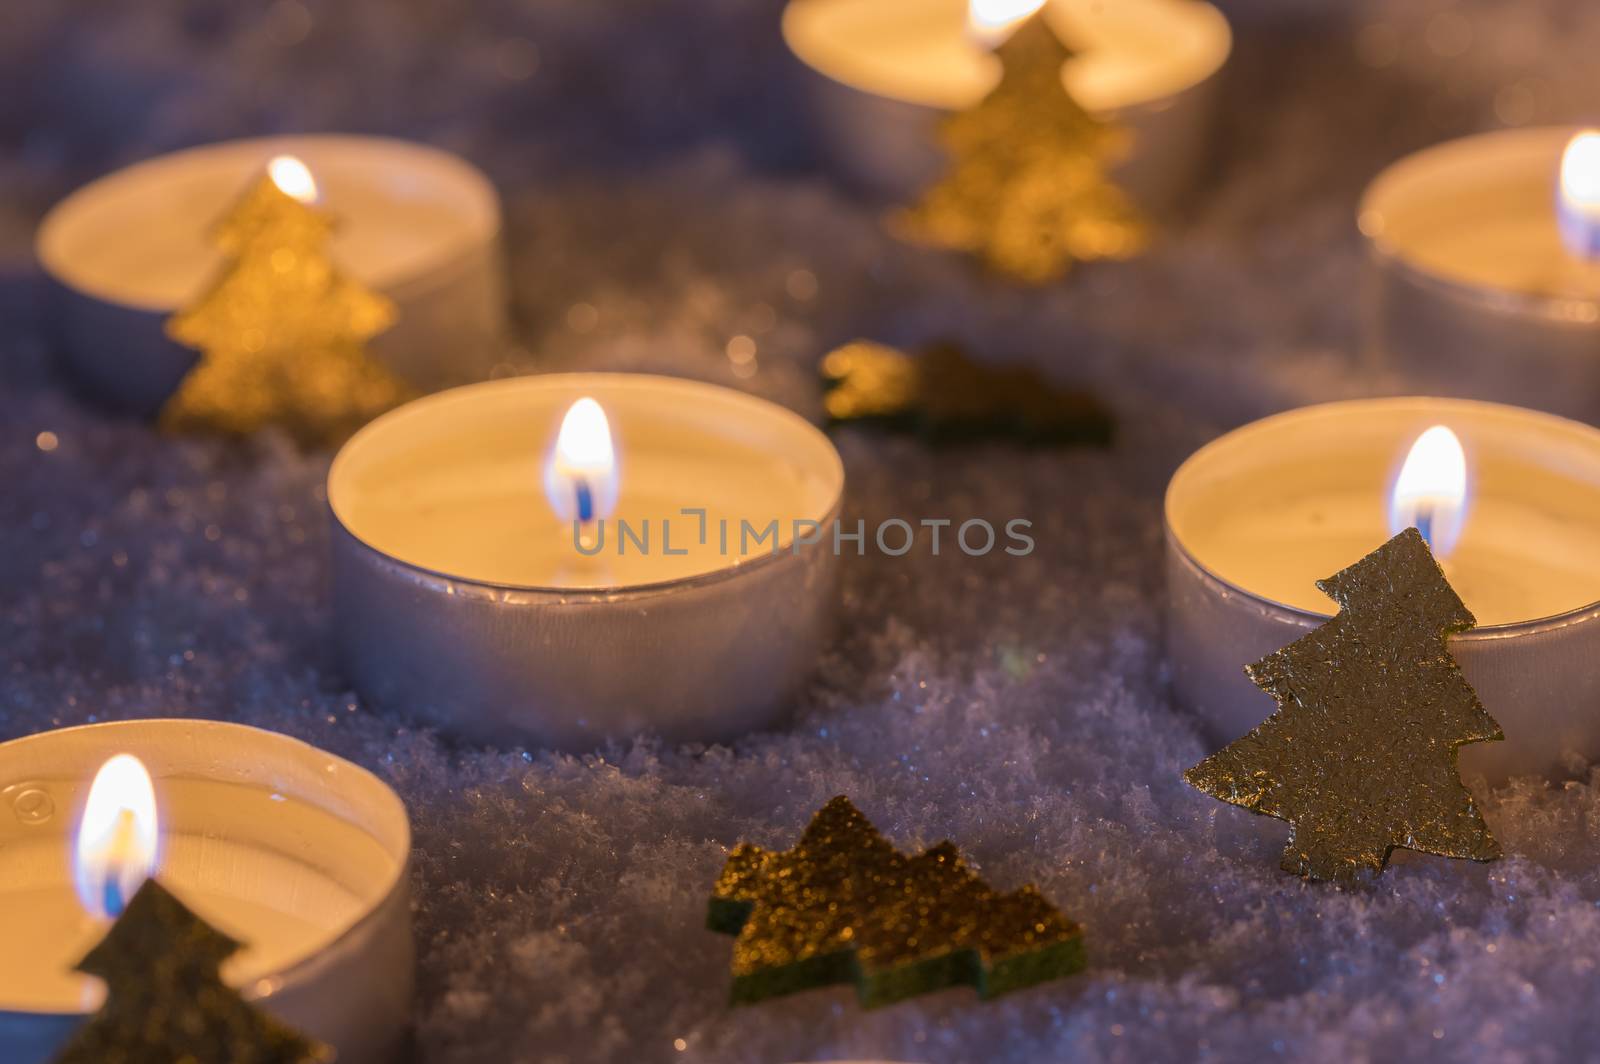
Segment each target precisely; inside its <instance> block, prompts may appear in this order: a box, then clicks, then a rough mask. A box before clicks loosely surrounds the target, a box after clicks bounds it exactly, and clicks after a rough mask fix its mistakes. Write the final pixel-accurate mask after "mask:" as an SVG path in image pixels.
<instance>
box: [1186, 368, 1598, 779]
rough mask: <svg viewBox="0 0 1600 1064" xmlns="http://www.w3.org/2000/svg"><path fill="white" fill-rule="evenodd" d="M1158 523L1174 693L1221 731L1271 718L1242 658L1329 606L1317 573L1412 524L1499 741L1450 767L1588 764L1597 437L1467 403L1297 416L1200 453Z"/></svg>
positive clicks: (1348, 407) (1594, 735)
mask: <svg viewBox="0 0 1600 1064" xmlns="http://www.w3.org/2000/svg"><path fill="white" fill-rule="evenodd" d="M1166 520H1167V548H1168V549H1167V562H1168V564H1167V571H1168V632H1167V639H1168V651H1169V656H1170V659H1171V662H1172V668H1173V686H1174V688H1175V691H1176V694H1177V695H1178V697H1179V699H1180V700H1181V701H1182V702H1184V703H1185V704H1187V705H1189V706H1190V707H1192V708H1193V709H1194V710H1195V711H1196V712H1197V713H1199V715H1200V716H1201V718H1202V719H1203V720H1204V721H1205V722H1206V724H1207V725H1208V728H1209V730H1210V731H1211V732H1213V733H1214V734H1213V736H1212V737H1213V738H1215V739H1219V740H1231V739H1234V738H1237V737H1238V736H1240V735H1242V734H1244V733H1245V732H1247V731H1248V730H1250V729H1251V728H1253V727H1255V725H1257V724H1259V723H1260V722H1261V721H1262V720H1263V719H1265V718H1266V717H1267V716H1268V715H1270V714H1271V712H1272V711H1273V706H1272V701H1271V699H1270V698H1268V697H1267V695H1265V694H1264V693H1263V692H1261V691H1260V690H1258V689H1257V688H1256V687H1255V686H1254V685H1253V684H1252V683H1251V682H1250V681H1249V680H1248V679H1247V678H1246V677H1245V675H1244V666H1245V665H1247V664H1249V663H1251V662H1254V661H1256V660H1258V659H1259V658H1261V657H1263V656H1264V655H1266V654H1268V653H1270V652H1271V651H1274V650H1276V649H1278V648H1280V647H1282V646H1285V645H1287V644H1288V643H1290V642H1292V641H1293V640H1295V639H1297V638H1299V637H1300V636H1301V635H1304V634H1305V633H1306V632H1307V631H1309V630H1311V629H1312V628H1314V627H1316V626H1317V625H1320V624H1321V623H1322V622H1323V621H1325V620H1326V619H1327V618H1328V617H1330V616H1331V615H1332V612H1333V608H1334V607H1333V603H1332V602H1331V601H1330V600H1329V599H1328V598H1326V597H1325V596H1324V595H1323V594H1322V593H1321V592H1320V591H1318V590H1317V588H1316V581H1317V580H1319V579H1322V578H1323V577H1327V576H1331V575H1333V574H1334V573H1335V572H1337V571H1339V570H1340V569H1343V568H1344V567H1345V566H1347V565H1349V564H1351V563H1352V562H1355V561H1357V560H1359V559H1360V558H1362V557H1363V556H1365V555H1366V554H1368V553H1370V552H1371V551H1373V550H1375V549H1376V548H1377V547H1379V546H1381V545H1382V544H1383V543H1384V541H1386V540H1387V539H1389V538H1390V536H1392V535H1393V534H1395V533H1396V532H1399V531H1401V530H1403V529H1405V528H1407V527H1412V526H1416V527H1418V528H1420V529H1425V530H1426V531H1427V532H1428V534H1429V535H1430V536H1431V537H1432V542H1433V546H1434V549H1435V553H1436V555H1437V556H1438V557H1439V559H1440V563H1441V565H1442V566H1443V567H1444V570H1445V573H1446V575H1447V576H1448V577H1449V578H1450V581H1451V583H1452V584H1453V585H1454V587H1455V589H1456V592H1457V593H1458V594H1459V595H1460V596H1461V598H1462V601H1463V602H1465V603H1466V605H1467V608H1468V609H1470V610H1471V611H1472V612H1473V614H1474V615H1475V616H1476V617H1477V620H1478V627H1477V628H1475V629H1473V630H1471V631H1469V632H1466V633H1464V634H1462V635H1459V636H1454V637H1452V639H1451V644H1450V646H1451V652H1452V653H1453V654H1454V655H1455V656H1456V659H1457V660H1458V661H1459V662H1460V664H1461V668H1462V670H1463V671H1464V672H1465V673H1466V676H1467V679H1468V680H1469V681H1471V682H1472V684H1473V686H1474V687H1476V688H1477V691H1478V694H1479V696H1480V697H1481V698H1482V699H1483V702H1484V704H1485V705H1486V706H1488V707H1489V711H1490V712H1491V713H1492V714H1493V715H1494V716H1495V718H1496V719H1498V720H1499V721H1500V723H1501V725H1502V726H1503V727H1504V729H1505V732H1506V741H1505V742H1503V743H1485V744H1476V745H1473V746H1471V747H1466V748H1463V749H1462V751H1461V763H1462V766H1463V767H1464V768H1465V769H1466V770H1467V771H1469V772H1473V771H1480V772H1484V773H1486V774H1487V775H1489V776H1490V778H1491V779H1497V778H1500V777H1503V776H1505V775H1508V774H1515V773H1524V772H1549V773H1553V774H1554V773H1559V772H1560V771H1561V770H1562V769H1563V767H1565V766H1566V765H1568V764H1569V763H1575V762H1573V761H1572V759H1573V758H1583V759H1589V758H1593V757H1594V756H1596V755H1600V712H1596V709H1595V707H1596V706H1600V670H1596V669H1595V668H1594V661H1595V660H1596V658H1597V657H1600V431H1596V430H1595V429H1592V428H1590V427H1588V426H1585V425H1581V424H1578V423H1576V422H1571V421H1566V420H1563V419H1561V418H1557V417H1552V416H1550V415H1547V414H1541V413H1537V412H1534V411H1529V410H1522V409H1518V408H1515V407H1509V406H1501V405H1497V404H1490V403H1476V402H1468V401H1462V400H1449V399H1410V398H1407V399H1375V400H1366V401H1355V402H1343V403H1330V404H1327V405H1323V406H1313V407H1307V408H1305V409H1302V410H1295V411H1290V412H1289V413H1286V414H1279V415H1277V416H1275V417H1270V418H1267V419H1265V420H1263V421H1258V422H1256V423H1254V424H1252V425H1247V426H1245V427H1244V428H1242V429H1239V430H1237V431H1235V432H1231V433H1229V434H1228V435H1226V436H1223V437H1221V438H1219V439H1217V440H1214V441H1213V442H1211V443H1210V444H1208V445H1206V446H1205V447H1203V448H1201V449H1200V450H1199V451H1197V452H1196V453H1195V454H1194V455H1193V456H1191V457H1190V458H1189V460H1188V461H1187V462H1185V463H1184V464H1183V466H1182V467H1181V468H1180V469H1179V470H1178V472H1177V473H1176V474H1175V475H1174V476H1173V478H1172V482H1171V484H1170V485H1169V487H1168V489H1167V499H1166Z"/></svg>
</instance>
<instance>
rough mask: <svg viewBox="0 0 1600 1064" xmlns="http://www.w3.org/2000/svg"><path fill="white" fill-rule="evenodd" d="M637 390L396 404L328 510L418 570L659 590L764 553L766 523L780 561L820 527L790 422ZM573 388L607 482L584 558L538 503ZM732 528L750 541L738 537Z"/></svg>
mask: <svg viewBox="0 0 1600 1064" xmlns="http://www.w3.org/2000/svg"><path fill="white" fill-rule="evenodd" d="M649 380H650V379H649V378H640V377H633V378H628V377H624V376H621V375H603V374H592V375H581V376H574V377H570V378H562V377H545V378H528V379H527V380H526V381H524V382H522V383H521V384H518V383H514V382H506V383H495V384H491V385H486V386H482V387H478V388H470V389H462V390H460V391H457V392H453V393H449V394H448V395H444V396H440V397H438V398H437V399H435V400H432V401H428V402H423V403H416V404H412V405H411V406H409V407H407V408H405V409H404V410H403V411H399V412H397V413H396V414H395V415H393V416H392V417H391V418H386V419H385V420H384V423H383V424H382V425H381V426H379V427H377V428H375V429H374V430H373V431H372V432H371V433H370V434H363V435H362V436H359V437H357V438H356V439H355V440H352V441H351V443H350V445H349V446H348V447H347V448H346V449H345V450H344V451H343V452H341V453H340V455H339V458H338V461H337V462H336V463H335V466H334V468H333V470H332V471H331V472H330V474H329V502H330V503H331V504H332V506H333V508H334V512H335V513H336V514H337V515H338V517H339V520H340V521H341V523H343V524H344V526H345V527H346V528H347V529H349V530H350V531H351V532H352V533H353V534H354V535H356V537H357V538H359V539H361V540H362V541H363V542H365V543H366V544H367V545H369V546H370V547H372V548H373V549H375V550H377V551H379V552H381V553H383V554H385V555H387V556H390V557H393V558H396V559H398V560H400V561H403V562H406V563H407V564H410V565H414V566H416V567H417V568H419V569H425V570H428V571H430V572H435V573H443V574H447V575H450V576H454V577H459V578H461V579H464V580H469V581H474V582H479V583H484V584H496V585H502V586H521V587H561V588H592V587H615V586H628V585H640V584H654V583H661V582H665V581H671V580H679V579H683V578H686V577H692V576H697V575H703V574H705V573H708V572H712V571H715V570H717V569H723V568H728V567H730V566H733V565H737V564H739V563H740V562H741V561H743V560H747V559H749V558H751V557H754V556H758V555H770V554H771V553H772V550H773V545H774V540H773V539H771V538H767V539H764V540H762V541H761V542H760V543H759V545H758V544H757V543H756V542H755V536H756V534H757V533H758V532H760V531H762V530H764V529H765V527H766V526H767V525H769V524H770V523H771V522H773V521H777V522H778V530H779V538H778V541H777V546H778V549H779V550H783V549H786V548H787V547H788V546H789V544H790V542H791V540H792V539H793V532H794V522H795V521H796V520H797V519H798V520H806V519H810V520H820V519H821V518H822V517H824V516H825V515H826V514H827V512H828V510H829V508H830V507H831V506H832V505H833V504H834V503H835V502H836V500H837V497H838V491H839V470H838V465H837V458H836V457H834V456H833V455H832V448H831V447H830V446H829V445H828V444H827V442H826V441H825V440H824V439H822V437H821V436H820V435H819V434H817V433H816V431H815V430H814V429H812V428H811V426H810V425H808V424H806V423H805V422H804V421H802V420H801V419H800V418H798V417H796V416H794V415H792V414H787V413H785V412H783V411H780V410H778V409H777V408H774V407H765V408H764V409H761V410H759V411H757V410H756V408H754V407H753V406H751V404H750V403H749V401H747V400H744V399H743V398H742V397H740V396H739V395H738V393H735V392H728V391H725V390H712V389H698V390H695V389H694V386H692V385H690V386H687V389H685V388H684V387H683V386H676V385H674V384H673V383H671V382H660V383H659V384H658V383H654V382H651V383H641V382H644V381H649ZM589 388H594V389H598V391H599V392H600V393H601V394H600V395H599V396H596V397H597V398H599V399H600V403H601V406H602V407H603V408H604V409H605V411H606V414H607V417H608V418H609V420H610V423H611V431H612V434H613V437H614V439H615V441H616V451H617V454H618V456H619V470H618V477H619V480H620V491H619V496H618V499H617V506H616V510H615V512H614V513H613V514H611V515H610V517H609V519H607V520H606V521H605V522H604V527H605V540H604V543H603V544H601V545H600V547H599V548H598V550H597V553H595V554H594V555H593V556H592V557H591V556H588V555H586V554H585V553H583V552H581V551H580V550H579V549H578V546H577V544H576V542H575V540H574V533H573V528H572V525H571V523H570V522H564V521H561V520H560V519H559V518H558V517H557V516H556V514H555V511H554V509H553V508H552V506H551V503H550V501H549V500H548V499H547V498H546V497H545V494H544V465H545V462H546V461H547V460H548V458H549V454H550V449H551V445H552V441H553V438H554V435H555V432H556V429H557V427H558V426H559V425H560V423H561V419H562V416H563V415H564V414H565V413H566V411H567V409H568V408H569V407H570V406H571V405H572V404H573V403H574V402H576V401H577V400H578V399H580V398H583V397H584V396H585V395H588V394H589V392H588V391H586V390H585V389H589ZM691 392H692V397H693V398H694V400H695V401H693V402H691V401H688V400H689V399H690V398H691V394H690V393H691ZM724 412H726V413H728V414H730V415H731V417H732V419H731V420H729V419H728V418H725V417H722V416H721V415H722V414H723V413H724ZM752 434H761V435H764V436H767V437H768V438H766V439H759V440H752ZM749 442H755V443H757V444H758V445H756V446H749V445H747V443H749ZM686 508H694V509H703V510H705V511H706V515H705V519H704V524H705V532H706V537H705V542H704V543H702V542H701V541H700V532H701V525H702V519H701V517H700V515H698V514H684V513H683V512H682V511H683V510H684V509H686ZM723 522H726V523H727V524H726V528H727V545H726V549H724V546H723V542H722V529H723ZM746 522H747V523H748V524H749V526H750V528H751V529H753V530H754V531H752V532H750V533H749V534H748V535H744V536H741V532H742V531H743V530H744V523H746ZM624 525H626V526H627V527H628V528H629V529H630V530H631V532H633V533H635V534H642V533H643V532H644V530H645V529H646V528H648V529H649V544H648V548H649V549H648V552H646V551H645V550H641V549H640V548H639V547H638V546H637V545H636V543H635V540H634V539H632V538H628V539H624V538H623V534H622V526H624ZM668 549H670V550H671V551H672V552H673V553H670V554H669V553H667V550H668ZM680 551H681V552H683V553H678V552H680Z"/></svg>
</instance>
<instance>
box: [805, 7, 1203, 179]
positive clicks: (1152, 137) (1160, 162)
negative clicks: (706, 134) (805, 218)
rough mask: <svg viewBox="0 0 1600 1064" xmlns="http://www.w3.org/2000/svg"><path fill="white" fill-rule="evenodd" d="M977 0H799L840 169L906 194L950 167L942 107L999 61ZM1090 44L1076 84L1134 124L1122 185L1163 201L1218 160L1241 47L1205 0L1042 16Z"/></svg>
mask: <svg viewBox="0 0 1600 1064" xmlns="http://www.w3.org/2000/svg"><path fill="white" fill-rule="evenodd" d="M967 11H968V7H967V2H966V0H791V2H790V3H789V4H788V6H787V7H785V9H784V13H783V35H784V40H785V41H786V42H787V43H788V45H789V48H790V50H791V51H793V52H794V54H795V56H796V57H797V58H799V59H800V61H801V62H802V63H804V64H806V66H807V67H809V68H810V69H811V70H813V71H814V72H815V73H816V76H815V77H814V78H812V79H811V81H810V88H811V90H812V103H813V109H814V110H815V112H816V118H817V122H818V124H819V127H820V130H821V132H822V133H823V135H824V137H825V138H826V139H827V141H828V145H829V147H830V149H831V154H832V155H833V157H834V160H835V163H836V165H837V167H838V168H839V169H840V171H841V172H842V173H843V174H844V175H845V176H846V177H848V178H849V179H851V180H852V181H854V182H855V183H857V184H859V185H861V186H863V187H865V188H867V189H869V190H871V191H873V192H875V193H880V194H884V195H887V196H890V197H892V198H895V199H898V200H905V199H907V198H908V197H910V196H913V195H915V194H916V193H917V192H918V191H919V190H920V189H921V188H923V187H925V186H926V185H927V184H928V183H929V182H931V181H932V180H933V179H934V178H935V177H936V176H937V175H938V173H939V172H940V170H941V168H942V167H943V166H944V165H945V163H946V159H945V156H944V152H943V150H942V149H941V148H940V147H939V146H938V144H937V143H936V142H935V127H936V125H937V122H938V119H939V117H940V116H942V115H944V114H947V113H949V112H950V111H954V110H960V109H964V108H968V107H971V106H973V105H974V104H976V103H978V102H979V101H980V100H981V99H982V98H983V97H984V95H986V94H987V93H988V92H989V91H990V90H991V89H992V88H993V87H994V86H995V84H996V83H997V82H998V80H999V77H1000V66H999V60H997V59H996V58H995V57H994V55H992V54H991V53H990V52H989V51H988V49H987V48H986V47H985V46H984V45H983V44H980V43H979V42H978V41H977V40H976V39H975V38H974V37H973V35H972V34H971V33H970V32H969V29H968V14H967ZM1039 17H1042V18H1045V19H1047V20H1048V21H1049V22H1050V25H1051V26H1052V27H1053V28H1054V29H1055V30H1056V32H1057V34H1058V35H1059V36H1060V37H1061V39H1062V40H1063V41H1064V42H1065V43H1067V45H1068V46H1069V47H1071V48H1073V49H1074V50H1075V51H1076V53H1077V54H1076V55H1074V56H1073V57H1072V58H1070V59H1069V60H1068V61H1067V62H1066V63H1065V64H1064V65H1063V67H1062V71H1061V76H1062V82H1063V85H1064V86H1065V87H1066V89H1067V90H1068V91H1069V92H1071V93H1072V94H1073V96H1074V97H1075V98H1076V99H1077V100H1078V101H1079V102H1080V103H1082V104H1083V105H1084V106H1085V107H1086V108H1088V109H1089V110H1090V111H1092V112H1094V113H1096V114H1099V115H1100V116H1102V117H1105V118H1112V119H1115V120H1117V121H1120V122H1122V123H1123V124H1125V125H1127V126H1128V127H1130V128H1131V129H1132V130H1133V132H1134V142H1135V143H1134V153H1133V155H1132V156H1131V157H1130V158H1129V159H1128V160H1126V161H1125V162H1124V163H1123V164H1122V165H1121V166H1119V167H1118V169H1117V178H1118V180H1119V181H1120V182H1121V183H1122V184H1123V185H1124V186H1125V187H1127V188H1128V189H1129V191H1130V192H1132V193H1133V194H1134V195H1135V196H1136V197H1137V198H1138V199H1139V200H1140V201H1141V202H1142V203H1143V204H1144V205H1145V206H1146V207H1148V208H1151V209H1155V210H1163V209H1165V208H1167V207H1170V206H1171V205H1172V204H1173V203H1174V202H1175V201H1177V200H1178V199H1179V198H1181V196H1182V194H1183V193H1184V192H1185V191H1187V188H1188V186H1189V184H1190V181H1191V178H1192V176H1193V174H1194V172H1195V171H1196V170H1197V168H1198V166H1199V163H1200V161H1201V159H1202V158H1203V155H1204V149H1205V146H1206V140H1207V126H1208V124H1209V117H1210V94H1209V92H1208V91H1206V90H1207V89H1208V88H1209V86H1210V85H1211V84H1213V82H1214V79H1215V75H1216V74H1217V72H1218V71H1219V70H1220V69H1221V68H1222V66H1223V64H1224V63H1225V62H1226V61H1227V58H1228V54H1229V52H1230V51H1231V50H1232V46H1233V41H1232V32H1231V30H1230V29H1229V27H1228V22H1227V20H1226V19H1225V18H1224V17H1223V15H1222V13H1221V12H1220V11H1218V10H1217V9H1216V8H1215V7H1213V6H1211V5H1210V4H1206V3H1201V2H1198V0H1119V2H1117V3H1114V4H1111V3H1101V2H1098V0H1051V2H1049V3H1048V4H1046V6H1045V8H1044V10H1043V11H1042V12H1041V14H1040V16H1039Z"/></svg>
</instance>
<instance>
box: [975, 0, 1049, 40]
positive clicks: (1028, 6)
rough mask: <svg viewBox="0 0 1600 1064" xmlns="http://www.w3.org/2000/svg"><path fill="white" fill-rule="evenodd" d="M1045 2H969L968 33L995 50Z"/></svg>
mask: <svg viewBox="0 0 1600 1064" xmlns="http://www.w3.org/2000/svg"><path fill="white" fill-rule="evenodd" d="M1044 4H1045V0H967V32H968V33H970V34H971V35H972V37H973V39H974V40H976V41H977V42H978V43H980V44H982V45H983V46H984V47H985V48H993V47H994V46H995V45H997V44H999V43H1000V42H1001V41H1003V40H1005V39H1006V38H1007V37H1009V36H1011V32H1012V31H1013V30H1015V29H1016V28H1017V26H1018V25H1019V24H1020V23H1021V22H1022V21H1023V20H1024V19H1026V18H1028V16H1030V15H1032V14H1033V13H1034V12H1035V11H1038V10H1039V9H1040V8H1041V7H1043V6H1044Z"/></svg>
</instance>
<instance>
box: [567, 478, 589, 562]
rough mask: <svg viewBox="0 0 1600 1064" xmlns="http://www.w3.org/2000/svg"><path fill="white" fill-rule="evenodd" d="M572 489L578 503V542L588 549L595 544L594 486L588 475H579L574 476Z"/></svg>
mask: <svg viewBox="0 0 1600 1064" xmlns="http://www.w3.org/2000/svg"><path fill="white" fill-rule="evenodd" d="M572 490H573V493H574V494H575V495H576V496H577V503H578V542H579V543H580V544H581V545H582V546H583V548H584V549H585V550H588V549H589V548H591V547H593V546H594V544H595V536H594V488H593V487H592V486H591V485H590V484H589V478H588V477H582V476H579V477H573V478H572Z"/></svg>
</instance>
